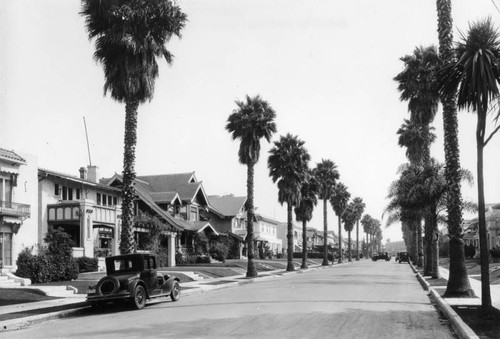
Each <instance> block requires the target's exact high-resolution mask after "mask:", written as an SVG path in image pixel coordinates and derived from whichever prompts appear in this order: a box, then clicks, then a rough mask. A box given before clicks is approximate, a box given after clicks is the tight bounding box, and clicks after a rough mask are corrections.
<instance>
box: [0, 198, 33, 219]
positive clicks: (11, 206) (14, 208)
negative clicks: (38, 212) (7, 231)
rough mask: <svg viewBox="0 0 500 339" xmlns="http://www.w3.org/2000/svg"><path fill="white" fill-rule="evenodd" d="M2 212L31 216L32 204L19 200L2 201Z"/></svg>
mask: <svg viewBox="0 0 500 339" xmlns="http://www.w3.org/2000/svg"><path fill="white" fill-rule="evenodd" d="M0 214H1V215H9V216H15V217H29V216H30V215H31V206H30V205H26V204H19V203H17V202H9V201H0Z"/></svg>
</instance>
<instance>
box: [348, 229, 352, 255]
mask: <svg viewBox="0 0 500 339" xmlns="http://www.w3.org/2000/svg"><path fill="white" fill-rule="evenodd" d="M347 239H348V244H349V246H348V247H349V261H352V257H351V231H349V232H347Z"/></svg>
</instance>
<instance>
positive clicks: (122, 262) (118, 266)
mask: <svg viewBox="0 0 500 339" xmlns="http://www.w3.org/2000/svg"><path fill="white" fill-rule="evenodd" d="M113 267H114V271H115V272H120V271H128V270H131V269H132V261H131V260H127V259H115V260H113Z"/></svg>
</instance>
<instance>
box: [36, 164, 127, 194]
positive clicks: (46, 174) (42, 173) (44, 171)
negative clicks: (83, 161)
mask: <svg viewBox="0 0 500 339" xmlns="http://www.w3.org/2000/svg"><path fill="white" fill-rule="evenodd" d="M44 177H55V178H60V179H64V180H67V181H72V182H74V183H78V184H82V185H87V186H92V187H99V188H100V189H105V190H110V191H115V192H119V191H120V189H118V188H116V187H113V186H109V185H106V184H102V183H95V182H93V181H89V180H86V179H81V178H80V177H77V176H74V175H71V174H66V173H61V172H56V171H52V170H48V169H44V168H39V169H38V178H39V180H40V178H44Z"/></svg>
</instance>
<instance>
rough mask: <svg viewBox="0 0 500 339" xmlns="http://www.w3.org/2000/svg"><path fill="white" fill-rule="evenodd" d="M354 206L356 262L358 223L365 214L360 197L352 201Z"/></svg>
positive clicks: (357, 253) (357, 258)
mask: <svg viewBox="0 0 500 339" xmlns="http://www.w3.org/2000/svg"><path fill="white" fill-rule="evenodd" d="M352 203H353V206H354V220H355V222H356V261H358V260H359V221H360V220H361V216H362V215H363V213H364V212H365V206H366V205H365V203H364V202H363V199H361V198H360V197H356V198H354V199H353V200H352Z"/></svg>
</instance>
